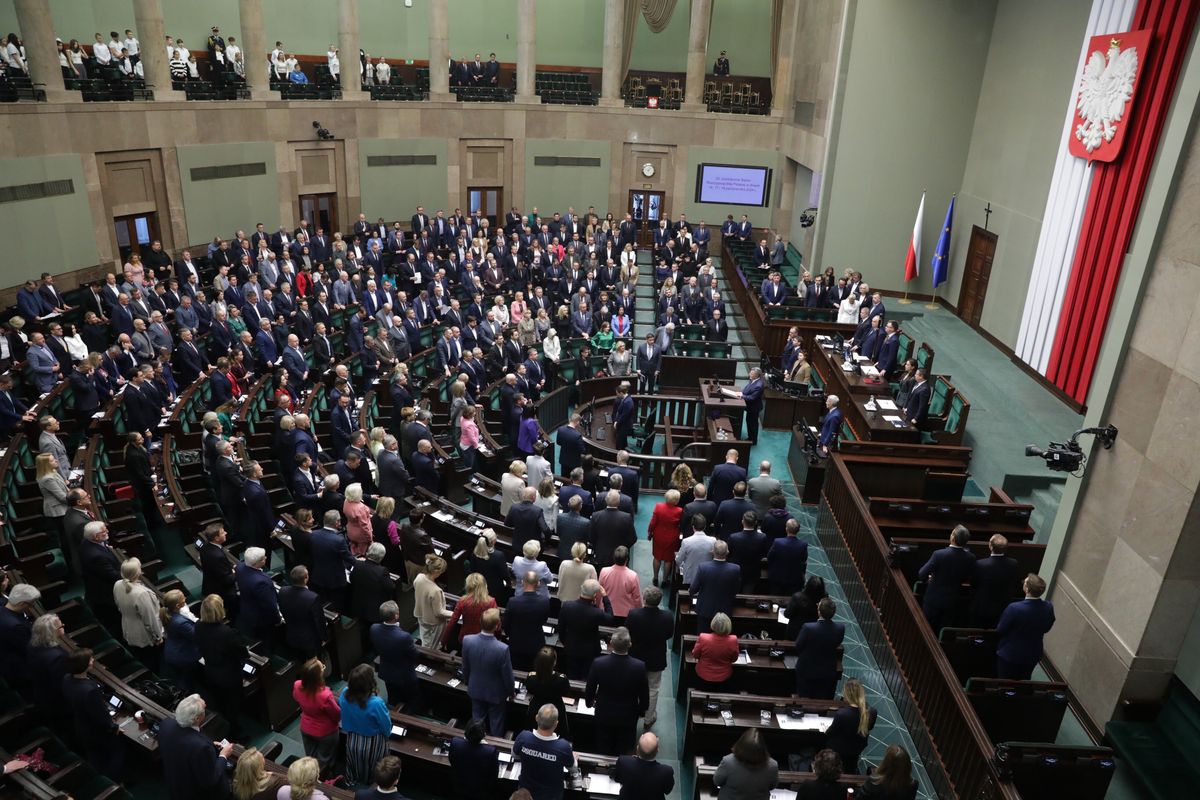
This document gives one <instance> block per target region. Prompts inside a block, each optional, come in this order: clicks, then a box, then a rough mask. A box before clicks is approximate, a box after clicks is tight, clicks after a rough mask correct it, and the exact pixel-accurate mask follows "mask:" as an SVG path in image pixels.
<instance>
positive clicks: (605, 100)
mask: <svg viewBox="0 0 1200 800" xmlns="http://www.w3.org/2000/svg"><path fill="white" fill-rule="evenodd" d="M597 104H598V105H599V106H600V107H601V108H624V107H625V101H624V100H622V99H621V98H620V97H601V98H600V99H599V100H598V101H597Z"/></svg>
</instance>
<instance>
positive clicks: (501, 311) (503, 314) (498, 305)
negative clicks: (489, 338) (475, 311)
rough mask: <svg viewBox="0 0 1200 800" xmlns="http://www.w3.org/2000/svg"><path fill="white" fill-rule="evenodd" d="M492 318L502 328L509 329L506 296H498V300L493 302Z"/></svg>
mask: <svg viewBox="0 0 1200 800" xmlns="http://www.w3.org/2000/svg"><path fill="white" fill-rule="evenodd" d="M492 316H493V317H494V318H495V320H496V322H499V323H500V325H501V326H502V327H505V328H507V327H508V322H509V316H508V306H506V305H504V295H502V294H498V295H496V299H495V300H493V301H492Z"/></svg>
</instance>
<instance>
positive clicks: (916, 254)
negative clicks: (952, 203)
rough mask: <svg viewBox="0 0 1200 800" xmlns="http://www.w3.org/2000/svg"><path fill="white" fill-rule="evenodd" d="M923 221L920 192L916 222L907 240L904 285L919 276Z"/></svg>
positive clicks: (923, 202)
mask: <svg viewBox="0 0 1200 800" xmlns="http://www.w3.org/2000/svg"><path fill="white" fill-rule="evenodd" d="M924 219H925V193H924V192H921V205H919V206H917V222H916V224H915V225H913V232H912V238H911V239H909V240H908V255H907V256H905V258H904V281H905V283H907V282H908V281H911V280H912V279H913V278H915V277H917V276H918V275H920V274H921V222H922V221H923V220H924Z"/></svg>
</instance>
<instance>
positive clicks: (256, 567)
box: [234, 547, 281, 655]
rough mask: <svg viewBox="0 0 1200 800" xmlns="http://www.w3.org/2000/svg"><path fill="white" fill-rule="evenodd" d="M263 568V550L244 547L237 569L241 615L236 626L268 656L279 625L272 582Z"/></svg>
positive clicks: (236, 577) (265, 563)
mask: <svg viewBox="0 0 1200 800" xmlns="http://www.w3.org/2000/svg"><path fill="white" fill-rule="evenodd" d="M266 566H267V551H266V550H264V549H263V548H261V547H247V548H246V552H245V554H244V555H243V563H242V565H241V566H240V567H238V568H237V572H236V573H235V575H234V577H235V579H236V580H237V587H238V600H239V603H240V607H241V614H240V616H239V617H238V626H239V627H240V628H241V629H242V632H243V633H245V634H246V635H247V636H249V637H250V639H251V641H254V640H258V641H259V642H261V644H262V646H263V648H264V649H265V654H266V655H270V653H271V648H272V644H273V642H274V638H275V628H276V627H278V625H279V623H280V619H281V618H280V616H279V598H278V596H277V595H276V594H275V582H274V581H272V580H271V576H270V575H268V574H267V573H265V572H263V570H264V569H265V568H266Z"/></svg>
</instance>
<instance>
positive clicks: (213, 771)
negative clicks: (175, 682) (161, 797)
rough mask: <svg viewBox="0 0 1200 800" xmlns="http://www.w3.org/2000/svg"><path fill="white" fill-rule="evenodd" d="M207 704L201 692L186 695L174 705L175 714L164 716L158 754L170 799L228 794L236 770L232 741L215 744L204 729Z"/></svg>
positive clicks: (196, 799) (195, 799) (194, 799)
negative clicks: (234, 768)
mask: <svg viewBox="0 0 1200 800" xmlns="http://www.w3.org/2000/svg"><path fill="white" fill-rule="evenodd" d="M204 713H205V704H204V700H203V698H201V697H200V695H198V694H193V695H189V696H187V697H185V698H184V699H183V700H181V701H180V703H179V705H178V706H176V707H175V717H174V718H171V717H167V718H166V719H164V720H162V722H161V725H160V727H159V731H158V754H159V756H160V757H161V758H162V763H163V775H164V776H165V777H166V785H167V797H168V798H169V800H211V798H223V797H229V796H230V792H229V776H230V774H231V773H232V771H233V762H232V761H231V760H230V758H231V757H232V755H233V745H232V744H228V743H226V744H223V745H217V746H215V747H214V745H213V740H212V737H211V736H209V735H208V734H206V733H203V732H201V730H200V726H201V725H203V723H204Z"/></svg>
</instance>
